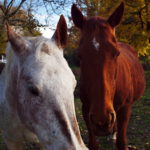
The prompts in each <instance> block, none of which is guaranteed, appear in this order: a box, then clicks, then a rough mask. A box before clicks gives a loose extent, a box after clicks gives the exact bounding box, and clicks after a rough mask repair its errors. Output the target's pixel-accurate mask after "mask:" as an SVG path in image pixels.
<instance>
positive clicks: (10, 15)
mask: <svg viewBox="0 0 150 150" xmlns="http://www.w3.org/2000/svg"><path fill="white" fill-rule="evenodd" d="M25 1H26V0H22V1H21V2H20V4H19V6H18V7H17V8H16V10H14V11H13V12H12V13H11V14H9V15H8V17H12V16H14V15H15V14H16V13H17V12H18V10H19V9H20V8H21V6H22V4H23V3H24V2H25Z"/></svg>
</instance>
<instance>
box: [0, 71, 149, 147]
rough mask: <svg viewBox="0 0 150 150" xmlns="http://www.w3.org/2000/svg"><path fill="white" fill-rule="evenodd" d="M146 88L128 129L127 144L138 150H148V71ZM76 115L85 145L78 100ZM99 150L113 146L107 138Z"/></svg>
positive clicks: (83, 126)
mask: <svg viewBox="0 0 150 150" xmlns="http://www.w3.org/2000/svg"><path fill="white" fill-rule="evenodd" d="M145 74H146V81H147V87H146V91H145V94H144V96H143V97H142V98H141V100H139V101H137V102H135V103H134V104H133V106H132V115H131V119H130V122H129V127H128V143H129V144H130V145H134V146H136V147H138V148H139V150H150V71H147V72H146V73H145ZM75 105H76V113H77V118H78V122H79V126H80V130H81V134H82V137H83V140H84V142H85V143H87V140H88V138H87V129H86V127H85V123H84V121H83V118H82V112H81V102H80V99H78V98H76V99H75ZM99 140H100V143H101V150H115V146H114V144H112V142H111V141H110V140H109V139H108V137H102V138H100V139H99ZM33 147H34V146H31V145H30V146H28V148H27V149H26V150H37V149H35V148H33ZM0 150H6V147H5V144H4V143H3V140H2V138H0Z"/></svg>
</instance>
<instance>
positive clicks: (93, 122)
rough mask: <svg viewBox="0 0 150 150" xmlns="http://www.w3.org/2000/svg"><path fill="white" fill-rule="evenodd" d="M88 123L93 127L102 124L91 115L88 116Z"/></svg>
mask: <svg viewBox="0 0 150 150" xmlns="http://www.w3.org/2000/svg"><path fill="white" fill-rule="evenodd" d="M89 119H90V122H91V123H92V124H93V125H95V126H101V125H102V123H101V122H99V120H97V119H96V116H94V115H93V114H90V116H89Z"/></svg>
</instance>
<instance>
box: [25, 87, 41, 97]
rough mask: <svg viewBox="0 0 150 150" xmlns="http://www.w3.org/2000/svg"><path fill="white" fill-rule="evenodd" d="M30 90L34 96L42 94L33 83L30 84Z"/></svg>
mask: <svg viewBox="0 0 150 150" xmlns="http://www.w3.org/2000/svg"><path fill="white" fill-rule="evenodd" d="M28 90H29V92H30V93H31V94H32V95H34V96H39V95H40V92H39V89H38V88H37V87H36V86H34V85H32V84H29V85H28Z"/></svg>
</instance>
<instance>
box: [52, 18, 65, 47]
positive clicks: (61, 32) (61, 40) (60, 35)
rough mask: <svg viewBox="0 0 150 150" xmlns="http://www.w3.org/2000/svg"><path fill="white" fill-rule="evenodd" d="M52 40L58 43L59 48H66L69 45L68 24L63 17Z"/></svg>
mask: <svg viewBox="0 0 150 150" xmlns="http://www.w3.org/2000/svg"><path fill="white" fill-rule="evenodd" d="M52 39H54V40H55V41H56V43H57V45H58V46H61V47H65V46H66V44H67V24H66V20H65V18H64V16H63V15H61V16H60V19H59V21H58V24H57V28H56V31H55V33H54V35H53V37H52Z"/></svg>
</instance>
